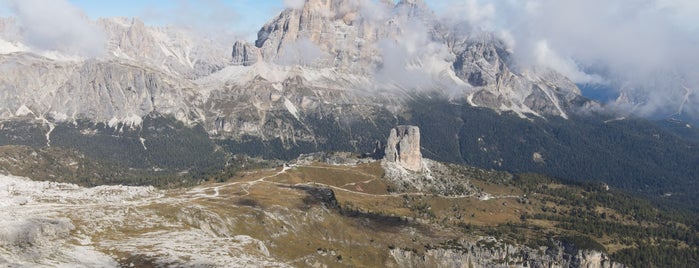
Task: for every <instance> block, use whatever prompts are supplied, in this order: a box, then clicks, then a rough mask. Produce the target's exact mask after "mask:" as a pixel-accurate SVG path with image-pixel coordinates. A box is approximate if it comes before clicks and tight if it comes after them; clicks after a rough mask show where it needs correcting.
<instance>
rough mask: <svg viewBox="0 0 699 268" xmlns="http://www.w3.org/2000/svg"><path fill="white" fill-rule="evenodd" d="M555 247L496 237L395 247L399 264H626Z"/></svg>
mask: <svg viewBox="0 0 699 268" xmlns="http://www.w3.org/2000/svg"><path fill="white" fill-rule="evenodd" d="M555 244H556V245H555V247H553V248H541V249H533V248H529V247H525V246H516V245H508V244H502V243H500V242H498V241H497V240H495V239H493V238H485V239H483V240H480V241H477V242H462V243H453V244H450V245H448V246H445V247H436V248H431V249H427V250H426V251H425V252H424V253H421V254H418V253H416V252H415V251H410V250H404V249H398V248H396V249H392V250H391V252H390V254H391V256H392V257H393V259H394V260H395V261H396V263H397V264H398V267H474V268H480V267H503V268H506V267H532V268H544V267H547V268H573V267H576V268H624V267H625V266H624V265H623V264H620V263H617V262H614V261H612V260H611V259H610V258H609V256H607V255H606V254H604V253H601V252H598V251H593V250H578V249H575V250H574V251H572V252H571V251H570V249H568V248H567V247H566V246H564V245H563V244H562V243H555Z"/></svg>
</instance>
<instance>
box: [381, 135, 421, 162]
mask: <svg viewBox="0 0 699 268" xmlns="http://www.w3.org/2000/svg"><path fill="white" fill-rule="evenodd" d="M385 152H386V156H385V157H384V159H386V161H390V162H396V163H398V164H399V165H400V166H402V167H404V168H405V169H407V170H411V171H421V170H422V153H420V128H418V127H416V126H397V127H395V128H393V129H391V134H389V136H388V141H386V150H385Z"/></svg>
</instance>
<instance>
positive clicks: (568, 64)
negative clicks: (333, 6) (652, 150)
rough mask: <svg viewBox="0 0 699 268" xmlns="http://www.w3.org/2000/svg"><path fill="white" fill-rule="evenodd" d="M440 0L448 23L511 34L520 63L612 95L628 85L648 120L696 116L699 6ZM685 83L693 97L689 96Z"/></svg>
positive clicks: (650, 0) (665, 0)
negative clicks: (673, 114) (602, 87)
mask: <svg viewBox="0 0 699 268" xmlns="http://www.w3.org/2000/svg"><path fill="white" fill-rule="evenodd" d="M442 2H447V3H448V5H441V6H440V8H441V9H443V8H444V7H446V8H448V9H449V10H451V11H444V10H441V11H439V12H438V14H440V15H442V16H443V17H444V19H445V20H446V21H454V20H455V18H456V20H457V21H461V22H466V23H467V24H470V25H471V29H490V30H493V31H495V32H500V33H503V32H506V33H509V36H507V35H504V36H505V37H507V38H505V41H506V42H505V43H506V44H508V46H511V49H512V50H513V51H514V52H515V54H514V57H515V59H516V60H517V61H518V62H519V63H520V64H523V65H545V66H548V67H551V68H554V69H556V70H558V71H559V72H561V73H563V74H565V75H567V76H569V77H570V78H572V79H573V80H575V81H576V82H580V83H590V82H591V83H600V82H605V83H607V82H608V83H609V85H610V86H611V88H613V90H618V91H620V90H621V88H622V86H624V90H625V91H626V92H627V93H628V94H629V95H631V96H634V97H635V99H637V100H638V101H639V103H638V105H637V107H636V108H635V111H636V112H638V113H640V114H643V115H656V116H660V115H665V114H667V113H668V111H674V110H676V109H677V108H678V107H679V106H682V107H683V109H684V113H693V115H694V116H695V117H696V118H699V112H696V111H697V110H699V97H696V96H697V95H699V94H697V93H699V53H697V48H698V47H699V1H696V0H617V1H608V0H585V1H578V0H492V1H484V0H468V1H465V2H464V1H463V0H458V1H457V0H443V1H442ZM460 8H461V9H463V8H467V9H470V10H471V11H472V12H469V11H459V10H461V9H460ZM455 11H458V12H455ZM476 11H481V12H480V13H479V12H476ZM450 12H451V13H452V14H453V13H456V14H461V17H458V16H456V17H455V16H453V15H451V16H450ZM500 36H503V35H500ZM682 85H686V87H687V88H690V89H692V90H693V92H696V93H693V94H689V97H688V98H686V97H685V96H686V95H687V94H686V90H685V89H684V87H683V86H682ZM692 111H694V112H692Z"/></svg>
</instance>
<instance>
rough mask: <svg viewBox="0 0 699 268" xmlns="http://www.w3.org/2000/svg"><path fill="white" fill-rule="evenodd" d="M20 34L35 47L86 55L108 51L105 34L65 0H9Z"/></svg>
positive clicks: (25, 41) (11, 13)
mask: <svg viewBox="0 0 699 268" xmlns="http://www.w3.org/2000/svg"><path fill="white" fill-rule="evenodd" d="M6 3H7V4H8V6H9V12H10V15H11V16H13V17H15V19H16V23H17V24H18V26H19V30H18V32H19V34H18V35H19V38H21V41H23V42H24V43H26V44H27V45H29V46H30V47H32V48H35V49H40V50H55V51H60V52H63V53H68V54H73V55H80V56H86V57H96V56H100V55H102V54H103V53H104V52H105V35H104V33H103V32H102V31H101V30H100V29H99V27H97V26H96V25H94V24H91V23H89V21H88V19H87V17H86V16H85V14H84V13H83V12H82V11H81V10H80V9H78V8H76V7H75V6H73V5H71V4H70V3H68V2H67V1H66V0H52V1H41V0H7V1H6Z"/></svg>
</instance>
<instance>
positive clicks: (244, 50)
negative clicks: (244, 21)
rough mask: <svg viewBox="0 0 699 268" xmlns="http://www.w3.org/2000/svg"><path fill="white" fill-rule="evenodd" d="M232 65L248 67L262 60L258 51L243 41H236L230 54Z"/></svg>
mask: <svg viewBox="0 0 699 268" xmlns="http://www.w3.org/2000/svg"><path fill="white" fill-rule="evenodd" d="M231 58H232V61H231V63H232V64H235V65H243V66H250V65H253V64H255V63H256V62H257V61H258V60H260V59H261V58H262V55H260V50H259V49H258V48H257V47H255V46H254V45H252V44H250V43H248V42H245V41H236V42H235V43H234V44H233V52H231Z"/></svg>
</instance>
